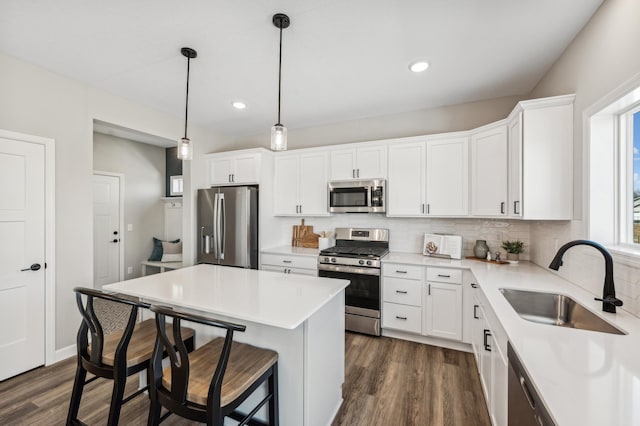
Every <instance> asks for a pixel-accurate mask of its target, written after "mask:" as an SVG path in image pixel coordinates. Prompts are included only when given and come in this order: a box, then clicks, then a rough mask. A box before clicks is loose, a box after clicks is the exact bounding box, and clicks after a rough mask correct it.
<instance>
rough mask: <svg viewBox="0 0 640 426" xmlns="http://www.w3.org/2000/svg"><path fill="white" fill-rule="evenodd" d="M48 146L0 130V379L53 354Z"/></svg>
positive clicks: (50, 151) (45, 141)
mask: <svg viewBox="0 0 640 426" xmlns="http://www.w3.org/2000/svg"><path fill="white" fill-rule="evenodd" d="M53 144H54V142H53V140H52V139H46V138H40V137H35V136H28V135H21V134H18V133H13V132H7V131H1V130H0V179H1V181H2V182H3V185H2V187H1V188H0V234H1V235H2V236H3V244H2V245H1V246H0V321H1V323H2V324H3V326H2V328H1V329H0V360H2V362H0V380H4V379H6V378H8V377H12V376H14V375H17V374H20V373H22V372H24V371H27V370H30V369H32V368H35V367H38V366H40V365H43V364H45V361H47V363H49V362H51V360H52V358H53V355H54V354H53V352H54V350H53V346H52V343H53V341H54V332H55V331H54V330H55V315H54V310H55V307H54V305H53V301H54V300H55V299H54V295H55V283H54V280H53V275H52V273H51V272H52V271H51V269H49V270H48V271H47V262H50V263H53V247H54V245H53V210H52V207H53V179H54V175H53V166H52V162H53V150H54V146H53ZM49 167H51V169H49Z"/></svg>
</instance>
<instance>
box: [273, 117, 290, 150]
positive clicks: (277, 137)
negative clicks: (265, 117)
mask: <svg viewBox="0 0 640 426" xmlns="http://www.w3.org/2000/svg"><path fill="white" fill-rule="evenodd" d="M271 149H272V150H274V151H284V150H286V149H287V128H286V127H284V126H283V125H282V124H276V125H274V126H273V127H272V128H271Z"/></svg>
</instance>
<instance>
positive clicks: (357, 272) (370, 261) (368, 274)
mask: <svg viewBox="0 0 640 426" xmlns="http://www.w3.org/2000/svg"><path fill="white" fill-rule="evenodd" d="M387 253H389V230H388V229H377V228H336V245H335V246H334V247H330V248H328V249H325V250H322V251H320V256H319V257H318V276H320V277H328V278H340V279H345V280H349V281H351V284H349V286H348V287H347V288H346V289H345V328H346V329H347V330H350V331H357V332H360V333H366V334H371V335H374V336H379V335H380V259H382V257H384V256H385V255H386V254H387Z"/></svg>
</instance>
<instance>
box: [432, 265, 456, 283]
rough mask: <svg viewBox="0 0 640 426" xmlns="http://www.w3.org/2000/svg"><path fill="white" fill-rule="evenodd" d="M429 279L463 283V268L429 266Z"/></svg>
mask: <svg viewBox="0 0 640 426" xmlns="http://www.w3.org/2000/svg"><path fill="white" fill-rule="evenodd" d="M427 281H437V282H441V283H452V284H462V269H453V268H431V267H429V268H427Z"/></svg>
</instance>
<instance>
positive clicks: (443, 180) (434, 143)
mask: <svg viewBox="0 0 640 426" xmlns="http://www.w3.org/2000/svg"><path fill="white" fill-rule="evenodd" d="M468 162H469V160H468V138H467V137H466V136H463V137H456V138H443V139H432V140H427V141H426V142H410V143H392V144H390V145H389V180H388V183H387V187H388V197H387V204H388V206H387V216H412V217H415V216H466V215H468V213H469V209H468V199H469V191H468V171H467V170H468Z"/></svg>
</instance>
